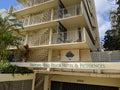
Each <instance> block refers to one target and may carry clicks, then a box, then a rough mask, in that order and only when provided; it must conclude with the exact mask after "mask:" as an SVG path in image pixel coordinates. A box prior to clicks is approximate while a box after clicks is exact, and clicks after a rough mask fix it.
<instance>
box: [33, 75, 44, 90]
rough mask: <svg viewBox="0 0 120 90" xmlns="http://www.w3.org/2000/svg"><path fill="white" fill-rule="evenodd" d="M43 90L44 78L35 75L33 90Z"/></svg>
mask: <svg viewBox="0 0 120 90" xmlns="http://www.w3.org/2000/svg"><path fill="white" fill-rule="evenodd" d="M43 89H44V76H43V75H40V74H37V75H36V80H35V90H43Z"/></svg>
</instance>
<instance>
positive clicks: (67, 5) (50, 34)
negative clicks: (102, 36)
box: [10, 0, 120, 90]
mask: <svg viewBox="0 0 120 90" xmlns="http://www.w3.org/2000/svg"><path fill="white" fill-rule="evenodd" d="M18 2H19V3H20V5H18V6H17V7H14V6H11V8H10V11H12V12H13V13H14V14H16V16H17V18H18V19H19V21H21V22H22V23H23V26H24V29H20V34H21V36H22V38H23V44H24V45H29V48H30V54H29V58H28V59H27V62H26V63H25V64H23V63H22V64H23V65H26V64H30V65H31V66H32V69H34V70H35V71H36V73H37V74H36V82H35V90H73V89H74V90H93V89H95V90H98V89H100V90H118V87H120V82H118V80H120V79H118V78H110V77H109V78H107V76H106V75H107V74H105V75H104V74H98V75H96V73H102V71H101V70H100V72H99V70H92V69H93V68H94V69H95V67H96V68H97V67H99V66H100V67H99V68H104V65H101V64H100V65H99V64H97V65H96V64H94V63H93V64H92V65H90V67H91V69H89V65H85V66H84V63H83V64H82V65H81V64H80V62H91V61H92V59H91V52H96V51H100V43H99V33H98V25H97V18H96V11H95V4H94V0H18ZM16 61H17V60H16ZM32 62H34V63H36V64H32ZM48 62H51V63H48ZM54 62H56V63H54ZM57 62H59V63H57ZM73 62H76V63H73ZM68 63H70V64H68ZM61 64H62V65H61ZM19 65H20V64H19ZM79 65H80V67H79ZM26 66H27V65H26ZM28 67H29V66H28ZM71 67H72V68H71ZM77 67H78V68H77ZM80 68H82V69H80ZM108 75H109V74H108ZM103 78H104V80H103V81H101V80H102V79H103Z"/></svg>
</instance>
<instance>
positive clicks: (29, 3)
mask: <svg viewBox="0 0 120 90" xmlns="http://www.w3.org/2000/svg"><path fill="white" fill-rule="evenodd" d="M47 1H50V0H24V2H23V3H22V4H18V5H16V6H14V8H13V12H15V11H19V10H22V9H25V8H29V7H33V6H35V5H39V4H42V3H45V2H47Z"/></svg>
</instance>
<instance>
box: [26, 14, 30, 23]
mask: <svg viewBox="0 0 120 90" xmlns="http://www.w3.org/2000/svg"><path fill="white" fill-rule="evenodd" d="M27 25H30V16H29V17H28V24H27Z"/></svg>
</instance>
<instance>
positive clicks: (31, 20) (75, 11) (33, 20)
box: [20, 4, 81, 26]
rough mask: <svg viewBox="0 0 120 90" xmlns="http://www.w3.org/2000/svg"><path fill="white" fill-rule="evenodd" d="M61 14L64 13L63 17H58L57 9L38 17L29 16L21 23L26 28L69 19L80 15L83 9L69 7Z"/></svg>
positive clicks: (62, 10) (77, 6) (76, 6)
mask: <svg viewBox="0 0 120 90" xmlns="http://www.w3.org/2000/svg"><path fill="white" fill-rule="evenodd" d="M59 12H61V13H62V15H61V16H59V15H58V10H57V9H55V10H54V9H53V10H47V11H45V12H43V13H40V14H37V15H33V16H28V17H26V18H24V19H22V20H20V21H22V22H23V25H24V26H29V25H33V24H38V23H42V22H48V21H52V20H56V19H60V18H68V17H71V16H77V15H80V14H81V8H80V5H79V4H78V5H74V6H70V7H67V8H66V9H65V8H64V9H61V10H60V11H59Z"/></svg>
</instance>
